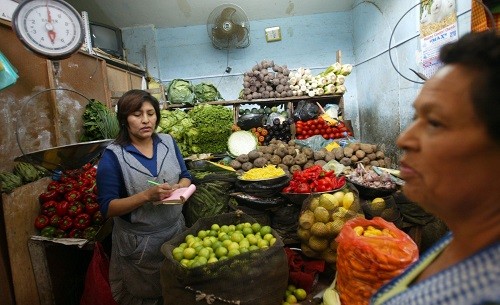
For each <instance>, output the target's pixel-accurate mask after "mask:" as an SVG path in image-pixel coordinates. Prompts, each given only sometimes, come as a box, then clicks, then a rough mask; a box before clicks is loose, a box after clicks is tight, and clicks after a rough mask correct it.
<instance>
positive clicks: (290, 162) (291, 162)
mask: <svg viewBox="0 0 500 305" xmlns="http://www.w3.org/2000/svg"><path fill="white" fill-rule="evenodd" d="M281 162H283V164H285V165H287V166H292V165H294V164H295V160H294V158H293V156H291V155H286V156H284V157H283V159H282V160H281Z"/></svg>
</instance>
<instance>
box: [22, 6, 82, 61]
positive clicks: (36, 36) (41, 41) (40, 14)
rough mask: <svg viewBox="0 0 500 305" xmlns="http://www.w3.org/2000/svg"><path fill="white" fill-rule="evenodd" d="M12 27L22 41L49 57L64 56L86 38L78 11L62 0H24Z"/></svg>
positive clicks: (30, 48)
mask: <svg viewBox="0 0 500 305" xmlns="http://www.w3.org/2000/svg"><path fill="white" fill-rule="evenodd" d="M12 27H13V28H14V31H15V33H16V35H17V37H18V38H19V39H20V40H21V42H22V43H23V44H24V45H25V46H26V47H27V48H28V49H29V50H31V51H33V52H34V53H36V54H38V55H40V56H42V57H45V58H47V59H54V60H58V59H64V58H68V57H69V56H71V54H73V53H75V52H77V51H78V50H79V49H80V47H81V45H82V44H83V40H84V28H83V21H82V18H81V17H80V14H79V13H78V11H76V10H75V9H74V8H73V7H72V6H71V5H69V4H68V3H66V2H65V1H61V0H25V1H23V2H21V3H20V4H19V6H18V7H17V8H16V10H15V11H14V13H13V15H12Z"/></svg>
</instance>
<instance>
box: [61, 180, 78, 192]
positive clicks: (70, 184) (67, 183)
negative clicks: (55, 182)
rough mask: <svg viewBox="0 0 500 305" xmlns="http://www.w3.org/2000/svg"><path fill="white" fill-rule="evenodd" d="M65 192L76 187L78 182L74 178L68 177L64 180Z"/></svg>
mask: <svg viewBox="0 0 500 305" xmlns="http://www.w3.org/2000/svg"><path fill="white" fill-rule="evenodd" d="M64 189H65V190H66V192H69V191H72V190H76V189H78V182H77V181H76V180H75V179H68V180H66V181H65V182H64Z"/></svg>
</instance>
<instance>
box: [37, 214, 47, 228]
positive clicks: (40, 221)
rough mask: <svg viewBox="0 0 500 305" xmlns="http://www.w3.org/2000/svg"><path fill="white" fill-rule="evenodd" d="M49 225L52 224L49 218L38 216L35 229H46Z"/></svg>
mask: <svg viewBox="0 0 500 305" xmlns="http://www.w3.org/2000/svg"><path fill="white" fill-rule="evenodd" d="M49 223H50V222H49V217H47V216H45V215H38V216H37V217H36V218H35V228H37V229H38V230H41V229H43V228H45V227H46V226H48V225H49Z"/></svg>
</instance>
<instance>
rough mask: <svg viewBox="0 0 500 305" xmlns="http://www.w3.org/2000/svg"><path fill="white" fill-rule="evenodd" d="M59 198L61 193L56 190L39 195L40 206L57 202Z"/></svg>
mask: <svg viewBox="0 0 500 305" xmlns="http://www.w3.org/2000/svg"><path fill="white" fill-rule="evenodd" d="M58 198H59V193H58V192H57V191H56V190H50V191H46V192H43V193H41V194H40V195H38V201H39V202H40V204H43V203H44V202H47V201H50V200H57V199H58Z"/></svg>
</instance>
